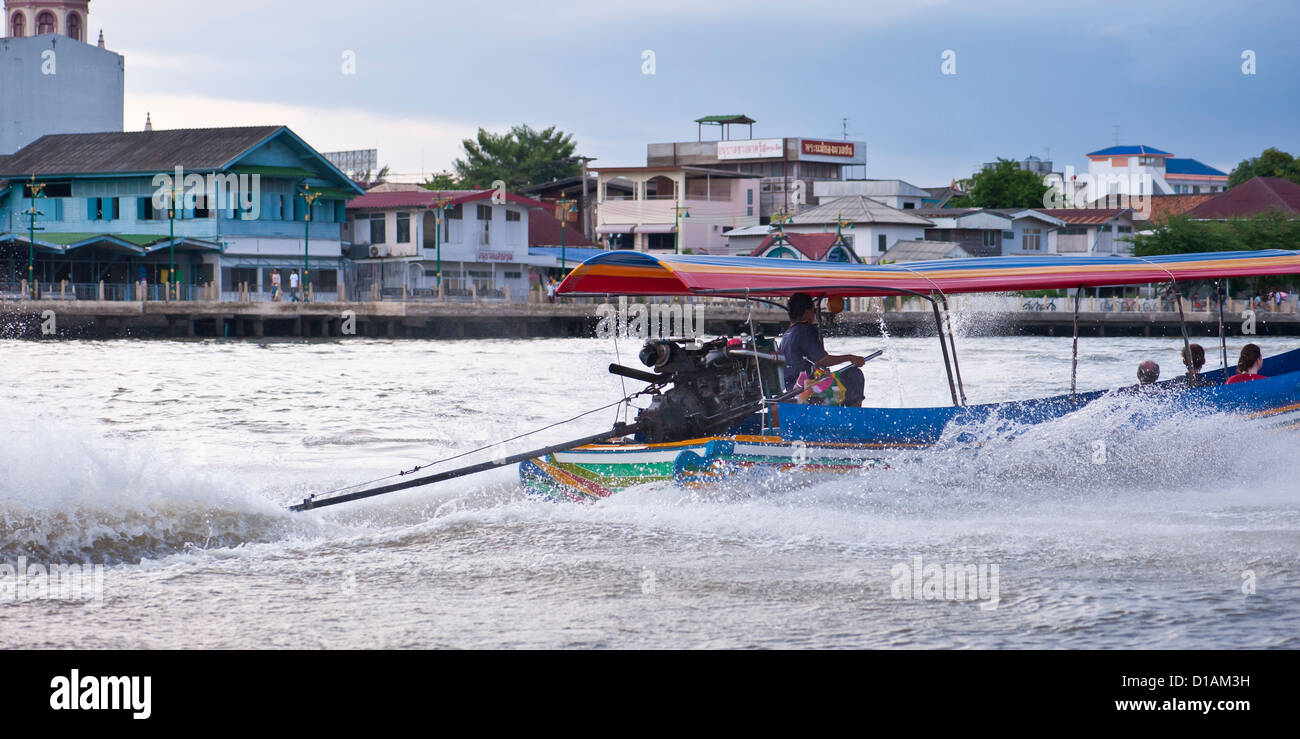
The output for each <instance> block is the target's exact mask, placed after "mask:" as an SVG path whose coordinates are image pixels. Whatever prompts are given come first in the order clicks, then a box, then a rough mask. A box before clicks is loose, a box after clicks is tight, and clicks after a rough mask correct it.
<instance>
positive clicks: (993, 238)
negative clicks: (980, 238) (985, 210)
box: [983, 231, 998, 246]
mask: <svg viewBox="0 0 1300 739" xmlns="http://www.w3.org/2000/svg"><path fill="white" fill-rule="evenodd" d="M983 233H984V246H997V245H998V232H997V231H984V232H983Z"/></svg>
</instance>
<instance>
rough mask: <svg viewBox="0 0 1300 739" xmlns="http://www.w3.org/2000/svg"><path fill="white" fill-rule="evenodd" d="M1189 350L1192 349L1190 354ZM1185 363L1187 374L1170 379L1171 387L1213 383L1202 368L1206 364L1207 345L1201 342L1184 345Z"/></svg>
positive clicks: (1198, 385)
mask: <svg viewBox="0 0 1300 739" xmlns="http://www.w3.org/2000/svg"><path fill="white" fill-rule="evenodd" d="M1188 350H1191V354H1190V356H1189V354H1188ZM1183 365H1184V366H1186V367H1187V374H1185V375H1179V376H1178V377H1175V378H1174V379H1172V380H1170V381H1169V387H1170V388H1173V389H1186V388H1189V387H1206V386H1207V385H1210V384H1211V383H1210V381H1209V380H1208V379H1206V377H1205V375H1202V374H1201V368H1202V367H1204V366H1205V347H1203V346H1201V345H1200V344H1188V345H1187V346H1185V347H1183Z"/></svg>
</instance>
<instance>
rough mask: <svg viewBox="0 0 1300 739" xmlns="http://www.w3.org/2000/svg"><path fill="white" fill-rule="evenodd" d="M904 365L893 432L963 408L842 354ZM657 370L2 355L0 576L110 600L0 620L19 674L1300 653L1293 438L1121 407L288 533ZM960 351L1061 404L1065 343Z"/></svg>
mask: <svg viewBox="0 0 1300 739" xmlns="http://www.w3.org/2000/svg"><path fill="white" fill-rule="evenodd" d="M1204 343H1205V344H1206V347H1207V350H1208V353H1209V354H1210V356H1211V361H1210V365H1211V368H1213V367H1216V366H1217V365H1218V361H1217V358H1218V356H1219V354H1218V348H1217V345H1212V344H1211V342H1209V341H1206V342H1204ZM1259 343H1261V345H1262V346H1263V348H1264V351H1265V354H1273V353H1277V352H1281V351H1285V350H1289V349H1294V348H1297V347H1300V341H1298V340H1295V339H1283V338H1276V339H1272V338H1265V339H1261V340H1259ZM1239 344H1240V341H1234V342H1232V343H1230V345H1229V351H1230V354H1231V358H1232V359H1235V355H1236V350H1237V348H1239ZM1180 346H1181V341H1180V340H1174V339H1164V338H1116V339H1084V340H1082V342H1081V366H1080V372H1079V378H1080V379H1079V386H1080V388H1081V389H1094V388H1105V387H1114V386H1117V385H1122V384H1131V383H1132V382H1133V381H1134V379H1133V376H1134V372H1135V369H1136V366H1137V364H1138V362H1139V361H1141V360H1143V359H1147V358H1152V359H1155V360H1156V361H1158V362H1159V363H1160V364H1161V365H1162V367H1163V368H1164V370H1165V374H1166V375H1168V374H1170V373H1171V372H1173V371H1174V370H1175V367H1176V366H1177V364H1178V350H1179V348H1180ZM877 347H884V348H887V349H888V351H887V353H886V355H885V356H884V357H882V358H881V359H877V360H876V361H874V362H872V363H869V364H868V365H867V367H866V374H867V378H868V385H867V387H868V404H875V405H898V404H900V403H903V404H906V405H927V404H940V405H941V404H945V403H946V402H947V395H948V391H947V386H946V383H945V381H944V376H943V372H942V369H941V367H942V365H941V364H940V363H939V359H938V357H939V353H938V343H937V341H936V340H935V339H921V338H895V339H892V340H888V341H886V340H884V339H880V338H869V339H852V338H842V339H834V340H831V341H828V349H829V350H830V351H832V352H835V353H841V352H850V351H852V352H858V353H865V352H866V351H868V350H871V349H874V348H877ZM637 349H638V347H637V346H636V345H635V344H634V343H632V342H629V341H627V340H624V341H623V342H622V343H621V344H619V345H618V346H617V347H616V346H615V345H614V344H613V343H612V342H611V341H608V340H605V341H600V340H596V339H546V340H532V341H530V340H482V341H478V340H465V341H402V340H399V341H381V340H366V339H362V340H346V341H322V342H300V341H284V342H273V341H268V342H262V343H254V342H236V341H229V342H226V341H132V340H122V341H103V342H96V341H59V342H53V341H51V342H36V341H31V342H15V341H0V357H2V358H3V360H4V361H3V367H4V374H5V387H6V392H5V393H4V397H3V399H0V418H2V419H3V429H4V431H3V436H2V437H0V439H2V441H3V445H2V446H0V565H3V564H4V563H6V562H7V563H10V564H13V565H15V566H16V565H17V563H19V562H20V561H21V562H24V563H33V562H35V563H45V564H46V565H49V564H51V563H69V562H86V561H89V562H93V563H103V564H106V565H107V566H106V569H105V571H104V579H103V589H102V597H100V598H96V599H92V600H91V601H90V602H83V601H77V600H58V599H53V598H31V597H18V596H17V595H12V596H11V597H9V598H3V597H0V648H13V647H40V648H45V647H77V648H110V647H119V648H142V647H147V648H192V647H193V648H230V647H253V648H263V647H307V648H317V647H340V648H349V647H361V648H376V647H385V648H388V647H399V648H401V647H417V648H423V647H620V648H622V647H651V648H660V647H1067V648H1091V647H1171V648H1203V647H1228V648H1236V647H1292V648H1294V647H1298V646H1300V482H1297V474H1296V469H1295V464H1296V459H1297V451H1298V450H1300V438H1298V437H1297V436H1296V435H1295V434H1294V433H1292V434H1286V433H1282V432H1276V431H1268V430H1264V429H1261V428H1257V427H1256V426H1254V425H1251V424H1249V423H1247V422H1245V421H1241V420H1238V419H1234V418H1227V417H1203V416H1200V417H1198V416H1193V415H1183V416H1178V417H1176V418H1174V419H1172V420H1170V421H1167V422H1164V423H1161V424H1159V425H1157V426H1155V427H1152V428H1143V429H1141V430H1136V429H1133V428H1130V427H1129V425H1128V424H1127V423H1126V422H1125V421H1124V420H1123V419H1125V418H1128V417H1129V414H1126V412H1125V410H1126V409H1125V408H1123V407H1117V404H1121V403H1122V402H1123V401H1115V402H1114V403H1109V404H1107V403H1099V404H1096V407H1091V406H1090V407H1089V408H1088V409H1085V411H1083V412H1081V413H1079V414H1076V415H1075V416H1074V417H1071V418H1069V419H1064V420H1062V421H1060V422H1056V423H1052V424H1047V425H1045V426H1042V427H1038V428H1035V429H1033V430H1031V431H1029V432H1027V433H1025V434H1022V435H1020V436H1018V437H1016V438H1015V439H1014V440H1011V441H1005V440H998V439H990V440H989V443H986V444H984V445H983V446H981V447H979V448H976V449H972V448H970V447H969V446H965V445H961V446H958V445H941V446H940V447H939V448H936V449H933V450H928V451H927V452H925V453H924V454H918V455H916V456H915V457H910V458H905V459H902V460H900V461H899V462H898V463H897V464H896V465H894V466H891V467H890V468H888V469H875V470H871V471H868V472H865V473H863V474H854V475H850V476H844V477H835V478H832V479H823V480H811V481H809V480H794V479H786V478H778V479H777V480H775V481H769V482H765V483H763V484H753V483H750V484H737V485H733V486H727V487H722V488H718V489H706V490H699V489H697V490H688V489H680V488H676V487H674V486H672V485H663V486H645V487H641V488H635V489H632V490H628V491H625V492H624V493H621V494H618V495H616V496H614V497H613V498H611V499H608V500H605V501H603V502H601V503H599V504H595V505H578V504H556V503H549V502H541V501H535V500H532V499H530V498H528V497H526V496H525V495H524V492H523V490H522V488H521V487H520V485H519V484H518V482H517V477H516V473H515V470H514V469H513V468H507V469H501V470H495V471H492V472H488V473H484V474H481V475H478V476H476V477H471V478H467V479H462V480H457V481H453V482H449V483H446V484H444V485H441V486H439V487H435V488H428V489H418V490H410V491H404V492H400V493H396V494H393V495H391V496H387V497H384V498H378V499H374V500H370V501H364V502H358V503H352V504H347V505H344V506H339V507H336V508H331V509H325V510H319V511H314V512H310V513H305V514H294V513H288V512H286V511H285V510H284V506H285V505H287V504H290V503H293V502H297V501H298V500H300V499H301V498H302V497H303V496H304V495H307V494H310V493H323V492H326V491H330V490H333V489H336V488H338V487H340V486H343V485H347V484H352V483H357V482H362V481H366V480H370V479H374V478H379V477H382V476H385V475H388V474H391V473H393V472H396V471H398V470H400V469H404V468H409V467H411V466H413V465H416V464H421V463H425V462H429V461H432V460H437V459H440V458H442V457H446V456H449V455H452V454H455V453H458V452H463V451H466V450H470V449H474V448H476V447H478V446H481V445H483V444H485V443H487V442H490V441H492V440H496V439H501V438H505V437H510V436H514V435H516V434H518V433H521V432H523V431H526V430H529V429H533V428H536V427H539V426H544V425H546V424H548V423H551V422H552V421H555V420H557V419H561V418H566V417H569V416H573V415H575V414H577V413H579V412H581V411H583V410H586V409H589V408H594V407H597V406H601V405H604V404H606V403H608V402H610V401H614V400H617V399H618V398H619V397H621V396H622V395H623V394H624V392H625V391H631V390H633V389H637V388H636V386H635V383H632V382H631V381H628V382H627V387H626V388H625V387H624V386H623V384H622V383H621V382H620V380H619V379H618V378H617V377H613V376H611V375H608V374H607V373H606V372H605V366H606V365H607V364H608V363H609V362H611V361H615V360H616V359H621V360H622V361H623V363H625V364H631V365H636V360H635V353H636V350H637ZM959 349H960V352H961V355H960V358H961V363H962V370H963V375H964V378H965V381H966V386H967V391H968V396H969V399H970V401H971V402H985V401H996V400H1006V399H1019V398H1029V397H1035V396H1042V395H1049V394H1055V393H1059V392H1065V391H1068V388H1069V357H1070V340H1069V339H1068V338H1045V337H1024V338H987V337H980V338H968V339H965V340H963V341H961V342H960V344H959ZM1130 402H1138V401H1130ZM614 420H615V410H614V409H609V410H605V411H601V412H600V413H597V414H593V415H591V416H587V417H585V418H582V419H580V420H578V421H576V422H573V423H571V424H567V425H562V426H559V427H556V428H552V429H548V430H546V431H544V432H542V433H540V434H537V435H534V436H531V437H529V438H528V439H527V440H524V441H522V442H517V443H514V444H511V445H508V447H507V451H508V452H513V451H519V450H521V449H526V448H530V447H532V446H540V445H541V444H542V443H546V442H552V441H559V440H562V439H565V438H570V437H578V436H583V435H586V434H588V433H595V432H598V431H601V430H604V429H606V428H608V427H609V424H610V423H611V422H612V421H614ZM494 454H497V455H499V454H500V452H484V453H479V454H476V455H471V456H469V457H466V458H464V459H462V460H457V462H456V464H459V463H461V462H467V461H478V460H483V459H488V458H490V457H491V456H494ZM20 558H21V559H20ZM936 566H937V568H938V569H939V570H940V571H941V572H948V573H950V574H951V577H952V578H953V583H954V584H955V583H956V581H957V578H958V576H959V575H961V574H962V573H963V572H967V573H978V574H975V575H974V576H973V577H972V579H971V581H970V584H971V588H970V591H969V592H967V593H966V594H965V595H964V596H963V595H960V594H957V593H956V591H955V590H953V589H952V588H951V587H950V589H949V592H947V593H939V592H938V590H941V588H939V589H936V590H926V589H923V588H922V587H921V586H920V585H919V584H918V585H917V586H916V587H915V588H913V586H912V585H911V584H908V583H909V582H910V580H908V579H907V578H910V577H911V576H912V574H913V573H915V574H916V575H918V576H920V577H919V578H917V579H919V580H921V581H923V582H931V581H932V580H933V578H932V574H933V570H934V568H935V567H936ZM927 568H929V569H927ZM995 568H996V569H995ZM953 573H955V574H953ZM981 576H982V578H981ZM11 592H12V593H16V592H17V591H11ZM0 596H3V591H0Z"/></svg>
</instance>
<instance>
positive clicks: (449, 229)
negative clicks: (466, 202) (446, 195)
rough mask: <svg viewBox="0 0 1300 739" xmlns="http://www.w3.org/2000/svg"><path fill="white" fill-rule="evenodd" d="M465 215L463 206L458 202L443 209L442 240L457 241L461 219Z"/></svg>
mask: <svg viewBox="0 0 1300 739" xmlns="http://www.w3.org/2000/svg"><path fill="white" fill-rule="evenodd" d="M464 217H465V211H464V207H463V206H462V205H460V204H459V203H458V204H456V205H453V206H451V207H450V208H447V209H446V210H445V211H443V217H442V240H443V241H450V242H459V241H460V238H461V233H460V228H461V225H460V224H461V220H462V219H463V218H464Z"/></svg>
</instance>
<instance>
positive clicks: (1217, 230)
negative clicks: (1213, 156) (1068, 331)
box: [1132, 211, 1300, 295]
mask: <svg viewBox="0 0 1300 739" xmlns="http://www.w3.org/2000/svg"><path fill="white" fill-rule="evenodd" d="M1132 241H1133V255H1134V256H1138V257H1149V256H1154V255H1159V254H1191V253H1198V252H1212V251H1255V250H1260V249H1291V248H1294V244H1296V243H1297V242H1300V220H1296V219H1294V218H1292V214H1289V213H1279V212H1276V211H1274V212H1271V213H1264V214H1262V215H1258V216H1253V217H1251V218H1237V219H1234V220H1231V221H1194V220H1192V219H1190V218H1188V217H1187V216H1186V215H1177V216H1174V217H1172V218H1170V219H1169V222H1168V223H1166V224H1165V225H1164V226H1161V227H1160V228H1157V229H1155V230H1154V231H1152V232H1151V233H1150V234H1138V235H1135V236H1134V237H1133V239H1132ZM1233 284H1234V285H1237V286H1240V285H1241V284H1242V283H1241V282H1238V281H1234V282H1233ZM1291 284H1294V277H1293V276H1290V275H1278V276H1276V277H1250V278H1246V279H1245V280H1244V285H1245V287H1246V289H1245V292H1246V294H1247V295H1251V294H1264V293H1267V292H1268V291H1270V290H1277V289H1282V288H1284V287H1286V286H1288V285H1291ZM1234 292H1237V291H1235V290H1234Z"/></svg>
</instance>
